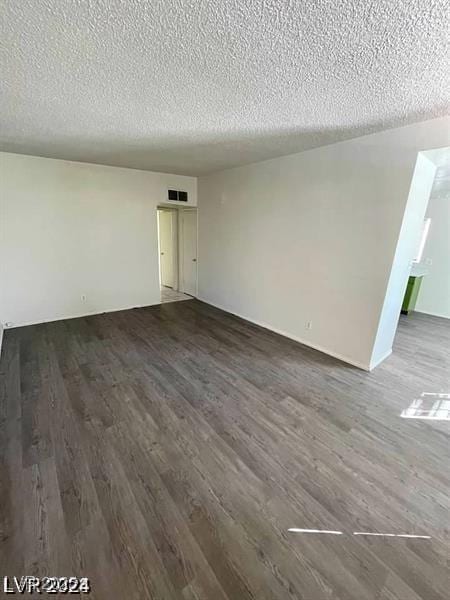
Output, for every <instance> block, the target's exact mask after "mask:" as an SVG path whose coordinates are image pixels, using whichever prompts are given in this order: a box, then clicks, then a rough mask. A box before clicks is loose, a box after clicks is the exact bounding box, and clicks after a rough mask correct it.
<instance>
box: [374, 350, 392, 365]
mask: <svg viewBox="0 0 450 600" xmlns="http://www.w3.org/2000/svg"><path fill="white" fill-rule="evenodd" d="M391 354H392V348H391V349H390V350H389V352H386V354H383V356H382V357H381V358H379V359H378V360H377V361H375V362H374V363H370V366H369V371H373V370H374V369H375V367H378V365H380V364H381V363H382V362H383V360H386V359H387V358H388V356H390V355H391Z"/></svg>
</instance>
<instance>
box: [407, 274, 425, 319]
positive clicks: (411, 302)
mask: <svg viewBox="0 0 450 600" xmlns="http://www.w3.org/2000/svg"><path fill="white" fill-rule="evenodd" d="M421 284H422V276H420V277H414V276H411V277H410V278H409V279H408V285H407V287H406V293H405V297H404V298H403V304H402V314H404V315H407V314H408V313H409V311H410V310H414V307H415V306H416V301H417V296H418V295H419V290H420V286H421Z"/></svg>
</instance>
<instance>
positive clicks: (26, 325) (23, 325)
mask: <svg viewBox="0 0 450 600" xmlns="http://www.w3.org/2000/svg"><path fill="white" fill-rule="evenodd" d="M158 304H160V302H154V303H153V304H137V305H134V306H124V307H123V308H109V309H106V310H100V311H92V312H87V313H81V314H78V315H68V316H65V317H56V318H53V319H44V320H41V321H26V322H24V323H14V324H13V325H9V326H8V327H7V328H6V329H16V328H17V327H29V326H30V325H42V324H43V323H55V322H56V321H67V320H70V319H82V318H83V317H93V316H95V315H104V314H108V313H115V312H120V311H121V310H133V309H134V308H148V307H150V306H158Z"/></svg>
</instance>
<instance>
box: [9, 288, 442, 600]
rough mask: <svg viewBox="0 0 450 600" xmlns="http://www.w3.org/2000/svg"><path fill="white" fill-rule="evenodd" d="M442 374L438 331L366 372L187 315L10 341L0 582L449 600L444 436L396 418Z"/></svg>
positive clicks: (414, 330) (100, 589) (434, 326)
mask: <svg viewBox="0 0 450 600" xmlns="http://www.w3.org/2000/svg"><path fill="white" fill-rule="evenodd" d="M449 372H450V324H449V322H448V321H445V320H443V319H438V318H433V317H426V316H424V315H419V314H412V315H410V316H408V317H406V318H402V319H401V322H400V328H399V332H398V335H397V339H396V345H395V352H394V355H393V356H392V357H391V358H389V359H388V360H387V361H386V362H385V363H384V364H383V365H381V366H380V367H379V368H378V369H376V370H375V371H374V372H373V373H364V372H362V371H359V370H357V369H355V368H352V367H349V366H347V365H345V364H343V363H341V362H339V361H337V360H335V359H333V358H330V357H327V356H325V355H323V354H320V353H319V352H316V351H314V350H311V349H308V348H306V347H303V346H301V345H299V344H297V343H295V342H292V341H290V340H288V339H285V338H283V337H281V336H278V335H276V334H273V333H271V332H269V331H267V330H264V329H262V328H260V327H257V326H255V325H252V324H250V323H247V322H245V321H243V320H241V319H238V318H237V317H234V316H232V315H229V314H227V313H224V312H222V311H220V310H218V309H215V308H213V307H211V306H208V305H206V304H203V303H201V302H199V301H197V300H189V301H186V302H177V303H172V304H171V303H169V304H164V305H161V306H156V307H151V308H146V309H136V310H132V311H123V312H118V313H112V314H105V315H99V316H93V317H86V318H81V319H72V320H67V321H59V322H55V323H48V324H44V325H37V326H32V327H25V328H20V329H14V330H8V331H7V332H6V335H5V340H4V347H3V352H2V358H1V361H0V379H1V386H0V458H1V465H0V483H1V489H0V528H1V533H0V551H1V555H0V559H1V560H0V565H1V567H0V576H2V577H3V576H5V575H9V576H10V577H12V576H21V575H36V576H69V575H74V576H78V577H81V576H85V577H89V578H90V583H91V586H92V592H91V594H90V596H89V597H90V598H96V599H102V600H103V599H104V600H115V599H117V600H122V599H127V600H128V599H129V600H133V599H135V600H143V599H155V600H156V599H159V600H165V599H170V600H171V599H180V600H203V599H205V600H226V599H228V600H250V599H257V600H281V599H283V600H284V599H296V600H297V599H299V600H419V599H421V600H443V599H444V598H448V589H449V588H448V583H449V579H448V577H449V573H448V570H447V562H448V557H449V548H450V546H449V516H450V494H449V490H450V472H449V469H448V459H449V453H450V447H449V422H424V421H415V420H405V419H401V418H400V417H399V414H400V412H401V411H402V409H404V408H406V407H407V406H408V405H409V404H410V403H411V402H412V401H413V400H414V398H416V397H418V396H419V395H420V393H421V392H423V391H428V392H448V391H450V390H449V388H450V382H449ZM292 527H297V528H304V529H305V528H306V529H321V530H322V529H325V530H337V531H342V532H343V535H328V534H308V533H306V534H301V533H290V532H288V529H289V528H292ZM355 531H360V532H384V533H395V534H418V535H428V536H431V539H430V540H428V539H405V538H385V537H364V536H354V535H353V532H355Z"/></svg>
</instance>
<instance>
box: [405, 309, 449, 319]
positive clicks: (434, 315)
mask: <svg viewBox="0 0 450 600" xmlns="http://www.w3.org/2000/svg"><path fill="white" fill-rule="evenodd" d="M414 312H418V313H420V314H421V315H430V316H431V317H439V318H441V319H450V317H449V316H448V315H442V314H441V313H434V312H428V311H427V310H416V309H414Z"/></svg>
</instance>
